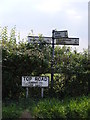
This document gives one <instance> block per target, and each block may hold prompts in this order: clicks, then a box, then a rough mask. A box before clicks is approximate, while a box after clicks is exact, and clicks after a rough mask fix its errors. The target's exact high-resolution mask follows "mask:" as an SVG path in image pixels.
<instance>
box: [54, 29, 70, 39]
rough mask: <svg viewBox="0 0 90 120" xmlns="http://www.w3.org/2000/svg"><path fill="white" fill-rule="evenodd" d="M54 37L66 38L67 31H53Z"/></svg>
mask: <svg viewBox="0 0 90 120" xmlns="http://www.w3.org/2000/svg"><path fill="white" fill-rule="evenodd" d="M54 38H55V39H57V38H68V32H67V30H65V31H54Z"/></svg>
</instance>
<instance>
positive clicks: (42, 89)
mask: <svg viewBox="0 0 90 120" xmlns="http://www.w3.org/2000/svg"><path fill="white" fill-rule="evenodd" d="M43 91H44V88H41V97H42V98H43V95H44V94H43Z"/></svg>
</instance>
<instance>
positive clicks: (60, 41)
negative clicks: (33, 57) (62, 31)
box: [56, 38, 79, 45]
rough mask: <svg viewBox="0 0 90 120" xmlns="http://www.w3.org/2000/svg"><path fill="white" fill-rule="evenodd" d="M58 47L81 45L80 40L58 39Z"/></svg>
mask: <svg viewBox="0 0 90 120" xmlns="http://www.w3.org/2000/svg"><path fill="white" fill-rule="evenodd" d="M56 45H79V38H60V39H56Z"/></svg>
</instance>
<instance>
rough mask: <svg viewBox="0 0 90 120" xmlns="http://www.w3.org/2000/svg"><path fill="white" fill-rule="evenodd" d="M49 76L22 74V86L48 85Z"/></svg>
mask: <svg viewBox="0 0 90 120" xmlns="http://www.w3.org/2000/svg"><path fill="white" fill-rule="evenodd" d="M48 84H49V76H22V86H23V87H48Z"/></svg>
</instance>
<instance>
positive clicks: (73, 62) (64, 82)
mask: <svg viewBox="0 0 90 120" xmlns="http://www.w3.org/2000/svg"><path fill="white" fill-rule="evenodd" d="M15 29H16V28H15V27H14V28H12V29H11V33H10V36H9V35H8V28H7V27H4V28H2V30H1V41H2V78H3V79H2V87H3V98H6V97H10V98H18V97H21V96H25V89H24V88H22V86H21V77H22V76H29V75H34V76H36V75H41V74H46V73H51V53H52V48H51V46H50V45H48V44H46V43H45V42H44V41H43V39H42V35H40V39H39V40H40V44H38V43H36V44H33V43H28V42H22V41H19V42H18V43H17V42H16V32H15ZM18 38H19V39H20V36H19V37H18ZM88 61H89V60H88V54H87V51H83V53H78V52H77V51H76V50H74V51H73V52H72V50H71V48H70V47H66V46H63V47H62V48H61V47H56V48H55V56H54V73H55V75H54V87H53V89H54V92H53V93H51V92H50V90H51V86H50V85H49V89H48V90H47V89H46V90H45V94H47V95H50V94H53V95H54V96H55V95H56V96H61V95H63V96H65V95H71V96H75V95H81V94H87V92H88V81H89V79H90V67H89V62H88ZM31 89H32V90H33V88H30V90H31ZM37 89H38V88H37ZM35 92H36V93H35V94H36V95H37V96H38V94H39V92H38V91H37V90H36V91H35ZM30 93H32V94H33V92H30Z"/></svg>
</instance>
